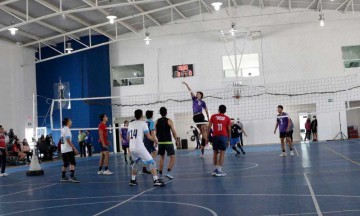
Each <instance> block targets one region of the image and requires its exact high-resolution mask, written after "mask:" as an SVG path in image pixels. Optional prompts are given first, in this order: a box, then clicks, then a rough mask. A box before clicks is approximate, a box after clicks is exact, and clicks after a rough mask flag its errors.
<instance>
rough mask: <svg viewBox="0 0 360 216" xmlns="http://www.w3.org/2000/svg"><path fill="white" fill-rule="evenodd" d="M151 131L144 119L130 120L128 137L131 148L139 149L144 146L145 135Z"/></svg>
mask: <svg viewBox="0 0 360 216" xmlns="http://www.w3.org/2000/svg"><path fill="white" fill-rule="evenodd" d="M147 133H149V127H148V125H147V124H146V123H145V122H144V121H133V122H130V124H129V128H128V138H129V142H130V151H131V149H138V148H139V147H144V148H145V146H144V136H145V134H147Z"/></svg>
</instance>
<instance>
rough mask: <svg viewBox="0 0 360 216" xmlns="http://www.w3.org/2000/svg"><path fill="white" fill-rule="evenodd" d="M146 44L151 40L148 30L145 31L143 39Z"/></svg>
mask: <svg viewBox="0 0 360 216" xmlns="http://www.w3.org/2000/svg"><path fill="white" fill-rule="evenodd" d="M144 41H145V43H146V45H149V44H150V41H151V38H150V33H149V32H146V33H145V39H144Z"/></svg>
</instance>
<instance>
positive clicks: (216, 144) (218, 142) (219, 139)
mask: <svg viewBox="0 0 360 216" xmlns="http://www.w3.org/2000/svg"><path fill="white" fill-rule="evenodd" d="M227 141H228V137H227V136H214V137H213V149H214V151H219V150H220V151H225V150H226V147H227Z"/></svg>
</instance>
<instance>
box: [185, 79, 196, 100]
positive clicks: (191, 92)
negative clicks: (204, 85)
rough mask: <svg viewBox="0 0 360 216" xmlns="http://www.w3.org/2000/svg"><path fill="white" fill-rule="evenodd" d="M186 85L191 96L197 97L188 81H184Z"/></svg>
mask: <svg viewBox="0 0 360 216" xmlns="http://www.w3.org/2000/svg"><path fill="white" fill-rule="evenodd" d="M182 84H184V85H185V86H186V88H187V89H188V90H189V92H190V94H191V97H195V94H194V92H193V91H192V90H191V88H190V86H189V85H188V84H187V83H186V82H182Z"/></svg>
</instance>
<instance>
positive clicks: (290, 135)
mask: <svg viewBox="0 0 360 216" xmlns="http://www.w3.org/2000/svg"><path fill="white" fill-rule="evenodd" d="M293 133H294V131H293V130H290V131H289V133H288V134H289V137H290V138H291V139H292V138H293Z"/></svg>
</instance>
